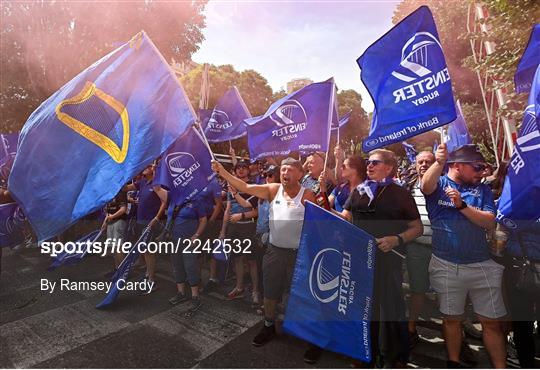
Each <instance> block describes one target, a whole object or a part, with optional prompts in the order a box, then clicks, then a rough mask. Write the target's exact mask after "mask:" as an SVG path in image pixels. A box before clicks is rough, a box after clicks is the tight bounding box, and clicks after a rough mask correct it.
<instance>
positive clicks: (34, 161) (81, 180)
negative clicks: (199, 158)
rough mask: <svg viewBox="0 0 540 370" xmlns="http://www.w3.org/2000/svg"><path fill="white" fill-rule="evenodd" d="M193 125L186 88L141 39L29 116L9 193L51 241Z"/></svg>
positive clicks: (114, 53)
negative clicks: (51, 238)
mask: <svg viewBox="0 0 540 370" xmlns="http://www.w3.org/2000/svg"><path fill="white" fill-rule="evenodd" d="M194 122H195V114H194V111H193V108H192V107H191V105H190V103H189V100H188V98H187V96H186V94H185V93H184V90H183V88H182V86H180V84H179V83H178V80H177V79H176V77H175V76H174V74H173V73H172V72H171V70H170V68H169V65H168V64H167V62H166V61H165V59H164V58H163V56H162V55H161V54H160V53H159V51H158V50H157V49H156V47H155V46H154V44H153V43H152V41H151V40H150V39H149V38H148V36H147V35H146V34H145V33H144V32H140V33H138V34H137V35H135V36H134V37H133V38H132V39H131V41H129V42H128V43H126V44H124V45H123V46H121V47H119V48H118V49H116V50H114V51H112V52H111V53H109V54H108V55H106V56H104V57H103V58H101V59H100V60H98V61H97V62H95V63H94V64H92V65H91V66H90V67H88V68H87V69H85V70H84V71H82V72H81V73H80V74H79V75H78V76H76V77H75V78H74V79H73V80H71V81H69V82H68V83H67V84H65V85H64V86H63V87H61V88H60V89H59V90H58V91H57V92H56V93H54V94H53V95H52V96H51V97H49V98H48V99H47V100H46V101H45V102H43V103H42V104H41V106H40V107H39V108H38V109H37V110H36V111H34V112H33V113H32V115H31V116H30V118H28V121H27V122H26V124H25V125H24V127H23V129H22V131H21V134H20V138H19V147H18V150H17V156H16V157H15V163H14V165H13V169H12V172H11V176H10V178H9V184H8V186H9V190H10V191H11V194H12V195H13V197H14V198H15V199H16V200H17V203H19V204H20V205H21V207H22V208H23V210H24V213H25V214H26V216H27V217H28V219H29V221H30V223H31V224H32V226H33V227H34V229H35V231H36V233H37V235H38V238H39V240H44V239H48V238H50V237H53V236H55V235H56V234H58V233H60V232H61V231H62V230H64V229H65V228H67V227H68V226H69V225H70V224H72V223H74V222H75V221H76V220H77V219H79V218H81V217H83V216H84V215H86V214H88V213H90V212H93V211H95V210H97V209H99V208H101V207H102V206H104V205H105V203H107V202H108V201H109V200H111V199H112V198H114V196H115V195H116V194H117V193H118V191H119V190H120V188H121V187H122V186H123V185H124V184H125V183H127V182H128V181H129V180H131V179H132V178H133V177H134V176H135V175H136V174H137V173H139V172H141V171H142V170H143V169H144V168H145V167H146V166H147V165H148V164H150V163H151V162H152V161H153V160H154V159H155V158H157V157H158V156H159V155H160V154H161V153H163V152H164V151H165V150H167V148H168V147H169V146H170V145H171V144H172V143H173V142H174V141H175V140H176V139H177V138H178V137H179V136H180V135H181V134H182V133H184V132H185V131H186V130H187V129H188V128H189V127H190V126H191V125H192V124H193V123H194Z"/></svg>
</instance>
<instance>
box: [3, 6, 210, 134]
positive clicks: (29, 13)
mask: <svg viewBox="0 0 540 370" xmlns="http://www.w3.org/2000/svg"><path fill="white" fill-rule="evenodd" d="M206 2H207V0H194V1H189V2H166V1H152V0H146V1H138V2H135V1H130V2H124V1H95V2H94V1H50V2H49V1H39V2H38V1H34V2H29V1H25V2H21V1H11V0H3V1H2V2H1V5H0V6H1V8H0V11H1V17H2V18H1V19H2V23H1V26H0V27H1V28H0V36H1V44H0V51H1V53H0V58H1V63H0V65H1V71H0V74H1V76H2V78H1V82H0V110H1V112H2V117H1V118H0V120H1V121H0V122H1V131H2V132H6V131H16V130H19V129H20V128H21V127H22V126H23V124H24V122H25V121H26V119H27V118H28V116H29V114H30V113H31V112H32V111H33V110H35V109H36V108H37V106H38V105H39V104H40V103H41V102H42V101H44V100H45V99H46V98H47V97H48V96H50V95H51V94H52V93H53V92H54V91H56V90H57V89H58V88H59V87H61V86H62V85H63V84H65V83H66V82H67V81H69V80H70V79H71V78H73V77H74V76H76V75H77V74H78V73H79V72H81V71H82V70H84V69H85V68H86V67H88V66H89V65H91V64H92V63H93V62H95V61H96V60H98V59H99V58H101V57H102V56H104V55H105V54H107V53H108V52H110V51H111V50H113V49H114V48H116V47H118V46H119V45H121V44H122V43H124V42H126V41H128V40H129V39H130V38H131V37H132V36H133V35H135V34H136V33H137V32H139V31H141V30H145V31H146V32H147V34H148V35H149V37H150V38H151V39H152V41H153V42H154V43H155V44H156V46H157V47H158V49H159V50H160V51H161V53H162V54H163V55H164V57H165V58H166V59H167V60H169V61H170V60H171V59H172V58H174V59H175V60H177V61H182V60H189V59H190V57H191V55H192V54H193V53H194V52H195V51H196V50H197V49H198V48H199V44H200V43H201V42H202V41H203V39H204V37H203V34H202V29H203V28H204V26H205V23H204V16H203V14H202V12H203V10H204V7H205V5H206Z"/></svg>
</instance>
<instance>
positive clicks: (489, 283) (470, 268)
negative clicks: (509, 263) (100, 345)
mask: <svg viewBox="0 0 540 370" xmlns="http://www.w3.org/2000/svg"><path fill="white" fill-rule="evenodd" d="M435 158H436V161H435V163H433V165H431V167H430V168H429V169H428V170H427V171H426V173H425V174H424V177H423V179H422V184H421V190H422V192H423V193H424V195H425V197H426V206H427V210H428V214H429V219H430V221H431V229H432V230H433V236H432V252H433V254H432V258H431V261H430V265H429V275H430V282H431V286H432V287H433V289H434V290H435V291H436V292H437V295H438V299H439V310H440V311H441V313H442V314H443V315H444V317H443V334H444V338H445V341H446V349H447V351H448V362H447V367H448V368H459V367H461V365H460V363H459V355H460V348H461V341H462V331H461V330H462V320H463V318H462V316H463V314H464V311H465V303H466V298H467V296H469V298H470V300H471V302H472V304H473V309H474V312H475V313H476V315H477V316H478V319H479V320H480V323H481V324H482V329H483V340H484V345H485V346H486V349H487V351H488V353H489V355H490V358H491V361H492V363H493V366H494V367H495V368H505V367H506V344H505V336H504V333H503V327H502V321H501V318H503V317H504V316H506V309H505V306H504V302H503V297H502V290H501V285H502V274H503V270H504V267H503V266H501V265H499V264H497V263H496V262H494V261H493V260H492V259H491V258H490V251H489V246H488V243H487V239H486V230H492V229H494V228H495V225H496V224H495V204H494V201H493V195H492V193H491V190H490V189H489V187H488V186H487V185H484V184H481V183H480V181H481V179H482V174H483V172H484V170H485V168H486V163H485V159H484V157H483V156H482V154H481V153H480V150H479V148H478V146H476V145H474V144H467V145H464V146H462V147H460V148H458V149H456V150H455V151H453V152H452V153H450V154H448V150H447V148H446V144H442V145H439V147H438V149H437V152H436V153H435ZM446 164H448V173H447V174H446V175H443V176H441V175H442V174H443V170H444V168H445V165H446Z"/></svg>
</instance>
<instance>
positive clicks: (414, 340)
mask: <svg viewBox="0 0 540 370" xmlns="http://www.w3.org/2000/svg"><path fill="white" fill-rule="evenodd" d="M419 341H420V336H419V335H418V332H417V331H416V330H415V331H414V333H411V332H409V351H412V350H413V349H414V347H416V345H417V344H418V342H419Z"/></svg>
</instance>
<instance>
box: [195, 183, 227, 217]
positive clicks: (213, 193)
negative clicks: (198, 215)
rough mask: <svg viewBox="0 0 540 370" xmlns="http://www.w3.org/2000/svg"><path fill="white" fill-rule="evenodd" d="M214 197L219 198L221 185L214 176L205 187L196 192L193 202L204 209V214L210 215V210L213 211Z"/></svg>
mask: <svg viewBox="0 0 540 370" xmlns="http://www.w3.org/2000/svg"><path fill="white" fill-rule="evenodd" d="M215 198H218V199H221V185H219V182H218V180H217V179H215V178H214V179H212V181H210V183H209V184H208V186H207V187H205V188H204V189H203V190H202V191H201V192H200V193H199V194H197V196H196V197H195V202H196V203H197V205H198V206H199V207H202V208H203V209H204V212H205V213H206V216H208V217H210V216H211V215H212V212H214V206H215Z"/></svg>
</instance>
